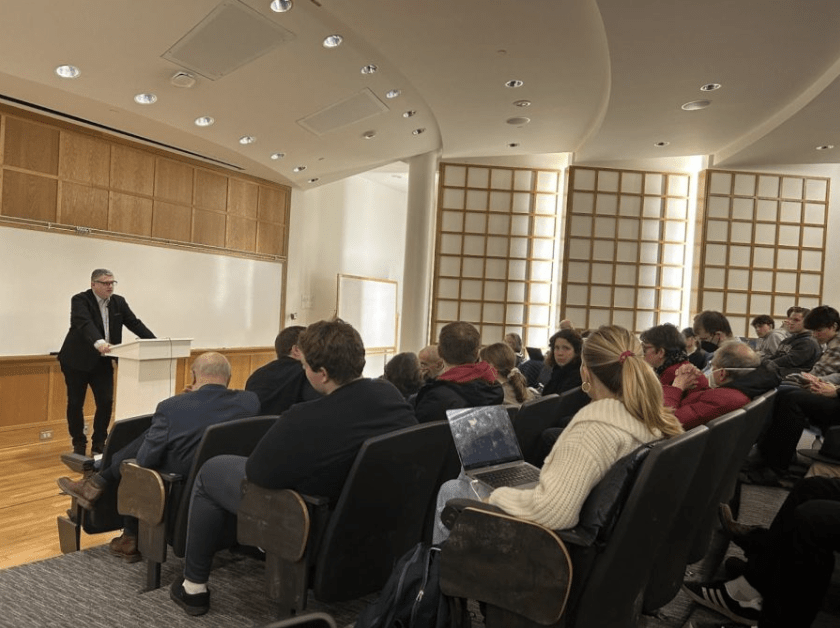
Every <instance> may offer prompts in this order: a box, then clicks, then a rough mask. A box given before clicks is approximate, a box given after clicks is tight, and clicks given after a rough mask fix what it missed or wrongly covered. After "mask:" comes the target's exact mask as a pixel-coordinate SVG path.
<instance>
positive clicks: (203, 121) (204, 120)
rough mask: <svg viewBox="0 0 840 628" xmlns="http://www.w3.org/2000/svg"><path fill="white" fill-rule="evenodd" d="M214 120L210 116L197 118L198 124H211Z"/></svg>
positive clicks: (196, 122) (196, 123)
mask: <svg viewBox="0 0 840 628" xmlns="http://www.w3.org/2000/svg"><path fill="white" fill-rule="evenodd" d="M214 122H215V120H214V119H213V118H211V117H210V116H201V117H200V118H196V119H195V125H196V126H210V125H211V124H213V123H214Z"/></svg>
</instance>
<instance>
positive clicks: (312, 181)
mask: <svg viewBox="0 0 840 628" xmlns="http://www.w3.org/2000/svg"><path fill="white" fill-rule="evenodd" d="M316 181H320V179H319V178H318V177H312V178H311V179H309V181H307V183H315V182H316Z"/></svg>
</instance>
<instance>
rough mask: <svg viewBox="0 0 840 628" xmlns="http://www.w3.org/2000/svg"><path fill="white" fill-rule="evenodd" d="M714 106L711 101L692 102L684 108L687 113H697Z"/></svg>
mask: <svg viewBox="0 0 840 628" xmlns="http://www.w3.org/2000/svg"><path fill="white" fill-rule="evenodd" d="M711 104H712V101H711V100H692V101H691V102H687V103H685V104H684V105H683V106H682V109H685V110H686V111H697V110H698V109H705V108H706V107H708V106H709V105H711Z"/></svg>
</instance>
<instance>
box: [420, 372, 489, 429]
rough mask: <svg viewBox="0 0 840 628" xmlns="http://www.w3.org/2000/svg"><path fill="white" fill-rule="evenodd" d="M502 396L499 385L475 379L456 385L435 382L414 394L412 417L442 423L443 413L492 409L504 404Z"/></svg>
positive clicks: (424, 421) (439, 381)
mask: <svg viewBox="0 0 840 628" xmlns="http://www.w3.org/2000/svg"><path fill="white" fill-rule="evenodd" d="M504 398H505V393H504V389H503V388H502V386H501V384H499V383H498V382H493V383H490V382H487V381H485V380H483V379H475V380H473V381H470V382H464V383H463V384H459V383H456V382H450V381H446V380H441V379H436V380H433V381H431V382H429V383H428V384H426V385H424V386H423V388H421V389H420V391H419V392H418V393H417V398H416V399H415V401H414V414H415V415H416V416H417V420H418V421H419V422H420V423H428V422H430V421H445V420H446V411H447V410H449V409H451V408H475V407H478V406H495V405H498V404H500V403H502V402H503V401H504Z"/></svg>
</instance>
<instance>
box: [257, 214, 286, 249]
mask: <svg viewBox="0 0 840 628" xmlns="http://www.w3.org/2000/svg"><path fill="white" fill-rule="evenodd" d="M283 230H284V227H283V225H275V224H272V223H269V222H259V223H258V224H257V253H265V254H266V255H280V250H281V248H280V247H281V243H282V242H283V239H284V238H283Z"/></svg>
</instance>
